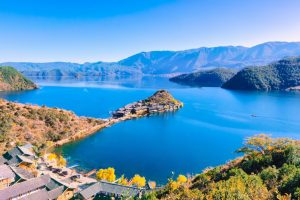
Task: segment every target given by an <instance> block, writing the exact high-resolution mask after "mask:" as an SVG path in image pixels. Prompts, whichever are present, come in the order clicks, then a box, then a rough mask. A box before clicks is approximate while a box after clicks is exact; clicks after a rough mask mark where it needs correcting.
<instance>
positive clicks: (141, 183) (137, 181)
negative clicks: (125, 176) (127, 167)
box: [131, 174, 146, 187]
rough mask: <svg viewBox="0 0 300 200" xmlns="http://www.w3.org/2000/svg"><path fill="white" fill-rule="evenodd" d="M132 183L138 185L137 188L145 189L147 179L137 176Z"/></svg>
mask: <svg viewBox="0 0 300 200" xmlns="http://www.w3.org/2000/svg"><path fill="white" fill-rule="evenodd" d="M131 183H132V184H134V185H136V186H137V187H144V186H145V185H146V178H145V177H141V176H140V175H138V174H136V175H134V177H133V178H132V179H131Z"/></svg>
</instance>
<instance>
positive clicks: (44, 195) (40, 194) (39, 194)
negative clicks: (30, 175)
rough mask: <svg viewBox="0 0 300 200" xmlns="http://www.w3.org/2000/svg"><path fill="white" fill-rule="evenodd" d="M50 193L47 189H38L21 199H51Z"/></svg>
mask: <svg viewBox="0 0 300 200" xmlns="http://www.w3.org/2000/svg"><path fill="white" fill-rule="evenodd" d="M49 199H50V198H49V194H48V192H47V190H46V189H41V190H38V191H36V192H34V193H32V194H30V195H27V196H24V197H22V198H20V200H49Z"/></svg>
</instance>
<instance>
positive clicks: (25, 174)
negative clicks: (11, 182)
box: [10, 166, 34, 182]
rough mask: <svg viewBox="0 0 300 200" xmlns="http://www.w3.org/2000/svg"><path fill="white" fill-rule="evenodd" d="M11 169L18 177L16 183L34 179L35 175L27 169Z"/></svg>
mask: <svg viewBox="0 0 300 200" xmlns="http://www.w3.org/2000/svg"><path fill="white" fill-rule="evenodd" d="M10 168H11V170H12V171H13V172H14V173H15V175H16V178H15V179H16V182H23V181H27V180H29V179H32V178H34V175H33V174H32V173H31V172H29V171H28V170H26V169H23V168H21V167H13V166H10Z"/></svg>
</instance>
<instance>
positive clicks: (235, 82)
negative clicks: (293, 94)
mask: <svg viewBox="0 0 300 200" xmlns="http://www.w3.org/2000/svg"><path fill="white" fill-rule="evenodd" d="M296 86H300V57H294V58H289V59H283V60H280V61H278V62H275V63H272V64H270V65H266V66H259V67H248V68H245V69H243V70H241V71H239V72H238V73H237V74H236V75H235V76H234V77H232V78H231V79H230V80H229V81H227V82H226V83H225V84H224V85H223V86H222V87H223V88H227V89H234V90H286V89H289V88H293V87H296Z"/></svg>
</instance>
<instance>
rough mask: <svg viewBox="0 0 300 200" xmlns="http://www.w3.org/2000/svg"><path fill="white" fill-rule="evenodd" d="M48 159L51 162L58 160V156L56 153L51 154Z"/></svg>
mask: <svg viewBox="0 0 300 200" xmlns="http://www.w3.org/2000/svg"><path fill="white" fill-rule="evenodd" d="M47 158H48V160H50V161H52V160H56V159H57V155H56V154H55V153H50V154H49V155H48V157H47Z"/></svg>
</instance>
